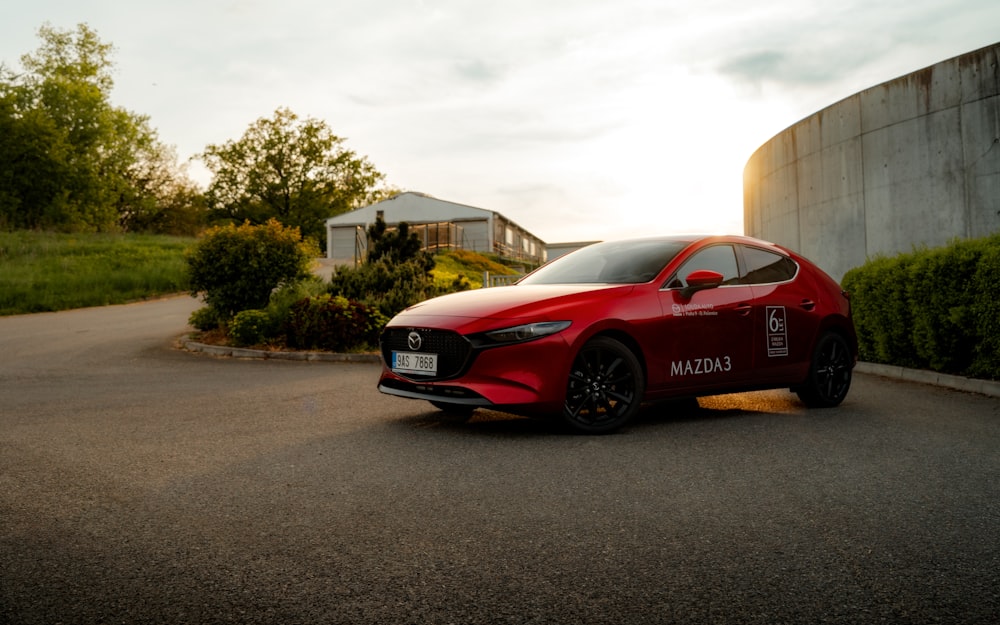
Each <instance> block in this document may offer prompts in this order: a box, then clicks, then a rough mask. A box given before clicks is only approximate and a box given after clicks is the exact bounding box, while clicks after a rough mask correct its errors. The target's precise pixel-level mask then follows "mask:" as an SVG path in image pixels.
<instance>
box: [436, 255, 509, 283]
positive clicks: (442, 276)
mask: <svg viewBox="0 0 1000 625" xmlns="http://www.w3.org/2000/svg"><path fill="white" fill-rule="evenodd" d="M484 271H488V272H490V273H491V274H499V275H515V274H517V271H515V270H514V269H511V268H510V267H508V266H507V265H503V264H501V263H499V262H497V261H495V260H492V259H491V258H489V257H488V256H484V255H483V254H479V253H477V252H470V251H467V250H452V251H449V252H445V253H442V254H437V255H435V256H434V271H433V272H431V273H432V275H433V277H434V283H435V284H437V285H438V286H443V287H447V286H448V285H450V284H451V283H452V282H453V281H454V280H455V279H457V278H458V277H459V276H463V277H465V279H467V280H468V281H469V284H471V285H472V288H474V289H478V288H479V287H481V286H483V272H484Z"/></svg>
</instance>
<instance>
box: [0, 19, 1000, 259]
mask: <svg viewBox="0 0 1000 625" xmlns="http://www.w3.org/2000/svg"><path fill="white" fill-rule="evenodd" d="M7 13H8V14H7V15H5V19H4V21H3V22H2V23H0V60H2V61H4V62H5V63H7V64H8V65H11V64H16V63H17V59H18V57H19V56H20V55H21V54H23V53H26V52H31V51H33V50H34V49H35V48H37V45H38V43H39V42H38V40H37V38H36V35H35V33H36V31H37V28H38V27H39V26H40V25H41V24H42V23H43V22H46V21H48V22H50V23H52V25H54V26H56V27H58V28H67V29H68V28H73V27H74V26H75V25H76V24H77V23H80V22H86V23H88V24H89V25H90V26H91V27H92V28H94V29H96V30H97V32H98V34H99V35H100V37H101V38H102V40H104V41H106V42H110V43H113V44H114V45H115V46H116V48H117V54H116V56H115V59H116V61H117V63H118V67H119V71H118V73H117V74H116V90H115V93H114V98H115V103H116V104H118V105H120V106H124V107H125V108H128V109H130V110H133V111H136V112H139V113H142V114H146V115H149V116H150V118H151V121H152V123H153V125H154V126H155V127H157V128H158V129H159V132H160V137H161V139H162V140H164V141H165V142H167V143H173V144H176V145H177V147H178V151H179V153H180V154H181V155H182V156H185V157H187V156H191V155H193V154H196V153H198V152H200V151H201V150H203V149H204V147H205V146H206V145H208V144H210V143H220V142H224V141H226V140H229V139H235V138H237V137H239V136H240V135H241V134H242V132H243V131H244V130H245V129H246V128H247V126H248V125H249V124H250V123H251V122H253V121H254V120H255V119H257V118H259V117H262V116H270V115H271V114H272V113H273V111H274V110H275V109H276V108H278V107H288V108H290V109H292V110H293V111H295V112H296V113H297V114H299V115H300V116H303V117H304V116H310V117H315V118H319V119H322V120H324V121H325V122H326V123H327V124H329V126H330V127H331V128H332V129H333V131H334V132H335V133H337V134H338V135H340V136H342V137H346V138H347V147H349V148H351V149H353V150H355V151H357V152H358V153H360V154H364V155H367V156H368V157H369V159H370V160H371V161H372V162H373V163H374V164H375V165H376V167H378V168H379V169H380V170H382V171H384V172H385V173H386V174H387V175H388V182H389V183H391V184H395V185H398V186H401V187H404V188H408V189H412V190H419V191H423V192H426V193H430V194H432V195H435V196H437V197H441V198H443V199H448V200H453V201H456V202H462V203H466V204H472V205H475V206H480V207H483V208H489V209H493V210H498V211H500V212H503V213H504V214H506V215H508V216H509V217H511V218H512V219H514V220H515V221H517V222H518V223H520V224H521V225H522V226H524V227H526V228H528V229H529V230H532V231H533V232H535V233H536V234H538V235H539V236H541V237H542V238H544V239H546V240H550V241H559V240H567V239H598V238H610V237H613V236H627V235H635V234H646V233H649V232H656V231H661V232H679V231H705V232H718V231H737V232H738V231H741V230H742V170H743V166H744V164H745V163H746V161H747V159H748V158H749V157H750V155H751V154H752V153H753V151H754V150H755V149H756V148H757V147H759V145H760V144H762V143H763V142H765V141H767V140H768V139H769V138H770V137H771V136H773V135H774V134H776V133H777V132H779V131H781V130H782V129H783V128H785V127H787V126H789V125H791V124H793V123H795V122H796V121H798V120H799V119H801V118H802V117H804V116H807V115H809V114H811V113H813V112H815V111H817V110H819V109H821V108H823V107H824V106H827V105H829V104H832V103H833V102H835V101H837V100H839V99H841V98H843V97H846V96H849V95H851V94H852V93H854V92H856V91H859V90H861V89H864V88H866V87H869V86H872V85H874V84H877V83H879V82H882V81H884V80H888V79H891V78H894V77H896V76H899V75H902V74H905V73H908V72H911V71H914V70H916V69H920V68H921V67H924V66H927V65H930V64H933V63H935V62H937V61H940V60H943V59H945V58H949V57H951V56H954V55H957V54H961V53H963V52H968V51H971V50H973V49H976V48H978V47H980V46H983V45H988V44H991V43H995V42H996V37H997V36H996V33H995V24H997V23H1000V4H998V3H996V2H995V0H958V1H946V0H898V1H897V0H882V1H878V0H875V1H868V2H861V1H859V0H854V1H847V2H842V3H840V4H836V5H831V4H830V3H826V2H822V3H821V2H802V1H798V0H794V1H793V0H785V1H763V2H757V3H749V4H748V3H744V2H734V1H732V0H708V1H705V0H702V1H695V0H689V1H676V0H675V1H669V2H662V1H659V0H622V1H620V2H616V3H609V2H605V1H603V0H551V1H548V2H545V3H539V2H535V1H534V0H508V1H507V2H502V3H501V2H494V3H470V2H466V1H462V0H372V1H370V2H366V3H360V2H347V1H346V0H334V1H332V2H331V1H329V0H327V1H320V0H286V1H285V2H283V3H280V4H277V5H276V4H275V3H272V2H264V1H263V0H260V1H256V0H232V1H229V2H223V3H209V2H194V1H192V0H177V1H175V2H172V3H163V2H141V1H137V2H132V3H127V4H122V3H119V2H116V1H112V0H94V1H90V2H86V3H83V2H73V1H70V0H36V1H35V2H32V3H22V4H21V5H18V8H17V9H16V10H13V11H8V12H7Z"/></svg>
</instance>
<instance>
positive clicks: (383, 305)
mask: <svg viewBox="0 0 1000 625" xmlns="http://www.w3.org/2000/svg"><path fill="white" fill-rule="evenodd" d="M442 292H443V291H442V290H441V289H439V288H438V287H436V286H434V282H433V280H432V279H431V277H430V276H429V275H428V273H427V270H426V265H425V264H424V263H423V262H422V261H407V262H402V263H396V262H392V261H390V260H388V259H386V258H380V259H378V260H376V261H374V262H369V263H365V264H363V265H360V266H358V267H355V268H349V267H339V268H338V269H337V273H336V274H334V275H333V277H332V278H331V280H330V293H331V294H333V295H340V296H342V297H346V298H347V299H350V300H355V301H358V302H361V303H363V304H365V305H366V306H369V307H371V308H376V309H378V311H379V312H380V313H382V314H383V315H385V317H386V318H389V317H392V316H393V315H395V314H396V313H398V312H399V311H401V310H403V309H404V308H406V307H408V306H412V305H413V304H416V303H417V302H422V301H424V300H425V299H429V298H431V297H434V296H436V295H440V294H441V293H442Z"/></svg>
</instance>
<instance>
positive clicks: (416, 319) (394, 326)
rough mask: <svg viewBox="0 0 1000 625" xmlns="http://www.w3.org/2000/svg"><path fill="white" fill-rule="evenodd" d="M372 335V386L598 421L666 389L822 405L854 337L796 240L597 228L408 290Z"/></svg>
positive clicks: (455, 405) (839, 390)
mask: <svg viewBox="0 0 1000 625" xmlns="http://www.w3.org/2000/svg"><path fill="white" fill-rule="evenodd" d="M381 350H382V359H383V368H382V375H381V378H380V379H379V383H378V388H379V390H380V391H382V392H383V393H388V394H390V395H396V396H399V397H409V398H413V399H425V400H428V401H430V402H431V403H432V404H433V405H434V406H436V407H438V408H439V409H441V410H445V411H449V412H455V413H471V412H472V410H474V409H475V408H477V407H484V408H485V407H488V408H492V409H499V410H503V411H507V412H512V413H517V414H530V415H539V414H552V415H561V416H562V419H563V420H564V421H565V422H566V423H568V424H569V425H570V426H572V427H573V428H575V429H576V430H579V431H582V432H588V433H603V432H610V431H612V430H615V429H617V428H619V427H621V426H622V425H624V424H625V423H627V422H628V421H629V419H631V418H632V417H633V416H634V415H635V414H636V412H637V411H638V409H639V406H640V404H641V403H642V402H644V401H654V400H659V399H667V398H676V397H691V396H694V397H697V396H700V395H713V394H720V393H731V392H738V391H745V390H754V389H765V388H781V387H787V388H791V389H792V390H793V391H795V392H796V393H797V394H798V396H799V397H800V398H801V400H802V401H803V402H804V403H805V404H806V405H808V406H819V407H825V406H836V405H837V404H839V403H840V402H841V401H843V399H844V397H845V396H846V395H847V392H848V389H849V388H850V386H851V371H852V369H853V368H854V364H855V362H856V360H857V338H856V335H855V333H854V324H853V322H852V320H851V307H850V302H849V300H848V297H847V294H846V293H845V292H844V291H843V290H841V288H840V286H839V285H838V284H837V283H836V282H835V281H834V280H833V279H831V278H830V277H829V276H828V275H826V274H825V273H824V272H823V271H822V270H820V269H819V268H818V267H817V266H816V265H814V264H813V263H811V262H810V261H808V260H806V259H805V258H803V257H801V256H799V255H798V254H795V253H794V252H791V251H789V250H787V249H784V248H782V247H779V246H777V245H775V244H773V243H767V242H764V241H759V240H756V239H751V238H748V237H738V236H708V237H693V236H672V237H657V238H646V239H635V240H627V241H610V242H605V243H597V244H594V245H590V246H588V247H585V248H582V249H580V250H577V251H575V252H573V253H571V254H567V255H565V256H562V257H560V258H557V259H555V260H554V261H552V262H550V263H548V264H546V265H544V266H543V267H541V268H539V269H538V270H536V271H534V272H532V273H530V274H528V275H527V276H525V277H524V278H522V279H521V280H519V281H518V282H517V283H516V284H514V285H512V286H507V287H496V288H486V289H478V290H475V291H465V292H461V293H453V294H450V295H444V296H442V297H437V298H434V299H430V300H427V301H425V302H421V303H419V304H416V305H414V306H411V307H410V308H407V309H406V310H404V311H403V312H401V313H400V314H398V315H396V316H395V317H394V318H393V319H392V320H391V321H390V322H389V324H388V325H387V326H386V328H385V331H384V332H383V334H382V337H381Z"/></svg>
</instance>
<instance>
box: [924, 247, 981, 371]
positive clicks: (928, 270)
mask: <svg viewBox="0 0 1000 625" xmlns="http://www.w3.org/2000/svg"><path fill="white" fill-rule="evenodd" d="M982 249H983V246H982V244H981V242H976V241H957V242H955V243H953V244H951V245H949V246H947V247H943V248H937V249H933V250H924V251H921V252H917V253H916V254H915V255H914V260H913V262H912V264H911V265H910V275H909V280H908V284H907V296H908V298H907V299H908V301H909V304H910V306H909V308H910V310H911V311H912V314H913V347H914V349H915V350H916V353H917V357H918V361H919V362H921V363H925V365H926V366H927V367H928V368H930V369H933V370H934V371H948V372H962V371H965V370H967V369H968V368H969V365H970V364H972V352H973V349H974V347H975V338H974V337H975V328H974V327H973V326H972V324H971V305H972V298H973V292H972V290H971V289H970V288H969V287H970V286H971V279H972V276H973V275H974V274H975V272H976V265H977V263H978V261H979V256H980V255H981V252H982Z"/></svg>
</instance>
